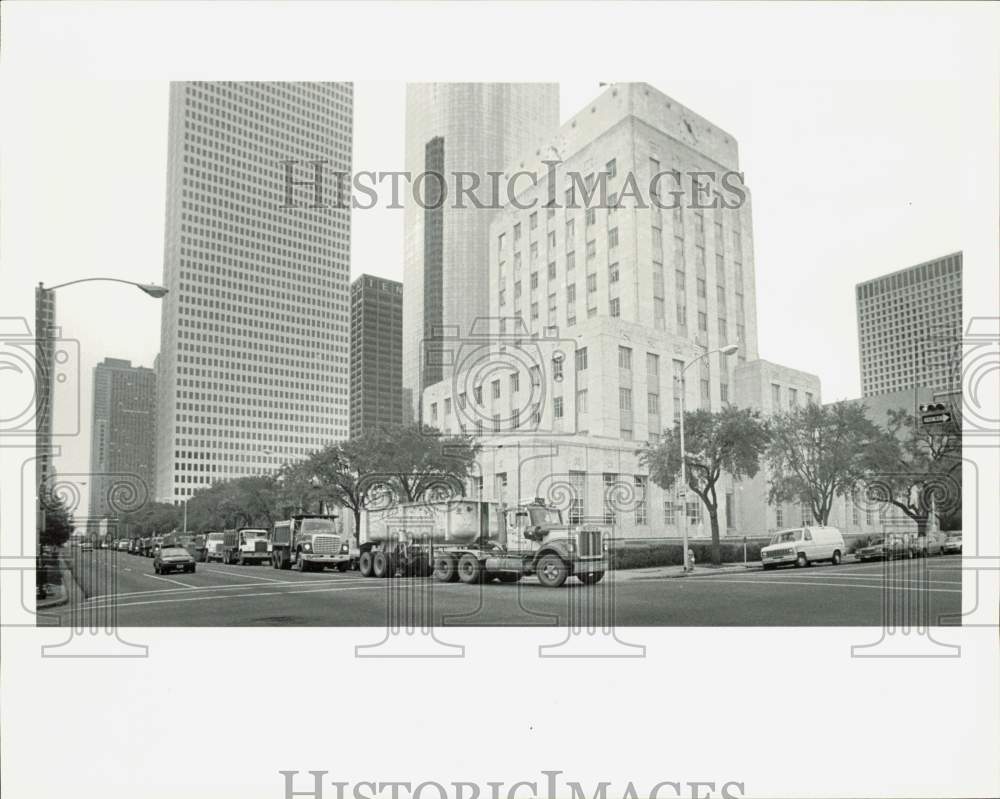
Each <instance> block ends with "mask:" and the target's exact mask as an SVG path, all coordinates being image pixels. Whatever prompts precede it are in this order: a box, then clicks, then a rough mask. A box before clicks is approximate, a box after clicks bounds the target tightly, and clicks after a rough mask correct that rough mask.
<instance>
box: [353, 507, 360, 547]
mask: <svg viewBox="0 0 1000 799" xmlns="http://www.w3.org/2000/svg"><path fill="white" fill-rule="evenodd" d="M354 543H355V544H358V545H359V546H360V544H361V508H354Z"/></svg>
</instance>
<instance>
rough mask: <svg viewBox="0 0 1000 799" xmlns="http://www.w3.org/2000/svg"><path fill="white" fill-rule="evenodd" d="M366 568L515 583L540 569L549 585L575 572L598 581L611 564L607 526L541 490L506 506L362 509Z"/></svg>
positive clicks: (467, 502)
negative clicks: (587, 520)
mask: <svg viewBox="0 0 1000 799" xmlns="http://www.w3.org/2000/svg"><path fill="white" fill-rule="evenodd" d="M360 533H361V535H360V541H361V543H360V547H359V550H360V551H359V555H358V570H359V571H360V572H361V575H362V576H364V577H379V578H385V577H393V576H395V575H397V574H403V575H405V576H414V577H423V576H428V575H432V576H433V579H434V580H436V581H438V582H454V581H456V580H461V581H462V582H463V583H470V584H471V583H484V582H492V581H493V580H498V581H499V582H502V583H515V582H517V581H518V580H520V579H521V578H522V577H526V576H528V575H532V574H533V575H535V577H537V578H538V581H539V582H540V583H541V584H542V585H543V586H545V587H547V588H558V587H560V586H561V585H562V584H563V583H565V582H566V580H567V578H569V577H570V576H574V577H576V578H577V579H578V580H579V581H580V582H582V583H585V584H587V585H592V584H594V583H597V582H599V581H600V579H601V578H602V577H603V576H604V572H605V571H606V570H607V558H606V554H605V542H604V536H603V534H602V532H601V530H600V529H598V528H596V527H593V526H590V525H584V524H568V523H566V522H564V521H563V517H562V512H561V511H560V510H559V509H558V508H555V507H551V506H549V505H546V504H545V502H544V500H542V499H540V498H536V499H535V500H534V501H533V502H530V503H526V504H523V505H517V506H506V505H503V504H500V503H496V502H484V501H480V500H471V499H450V500H442V501H435V502H416V503H401V504H397V505H392V506H388V507H385V508H381V509H372V510H367V511H365V512H364V513H363V514H362V517H361V531H360Z"/></svg>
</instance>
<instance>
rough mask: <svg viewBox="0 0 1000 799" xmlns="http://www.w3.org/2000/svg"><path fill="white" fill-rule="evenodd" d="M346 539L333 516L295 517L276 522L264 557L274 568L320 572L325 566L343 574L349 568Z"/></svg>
mask: <svg viewBox="0 0 1000 799" xmlns="http://www.w3.org/2000/svg"><path fill="white" fill-rule="evenodd" d="M347 539H348V536H346V535H344V534H343V533H342V531H341V528H340V525H339V524H338V522H337V516H336V515H335V514H329V515H313V514H303V513H300V514H296V515H295V516H292V518H290V519H288V520H287V521H282V522H277V523H276V524H275V525H274V528H273V529H272V530H271V536H270V538H269V540H268V555H269V556H270V560H271V566H272V567H273V568H275V569H291V568H292V567H294V568H295V569H296V570H297V571H303V572H305V571H313V570H317V571H319V570H322V569H323V568H324V567H326V566H333V567H336V568H337V569H338V570H340V571H347V570H348V569H349V568H350V567H351V550H350V544H349V542H348V540H347Z"/></svg>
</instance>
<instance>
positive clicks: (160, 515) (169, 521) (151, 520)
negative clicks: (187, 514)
mask: <svg viewBox="0 0 1000 799" xmlns="http://www.w3.org/2000/svg"><path fill="white" fill-rule="evenodd" d="M180 517H181V508H180V507H178V506H177V505H174V504H172V503H170V502H147V503H146V504H145V505H143V506H142V507H141V508H138V509H137V510H134V511H129V512H128V513H123V514H122V515H121V517H120V519H119V521H120V525H119V529H120V530H122V531H124V532H125V533H126V534H128V535H129V537H132V538H134V537H136V536H139V537H145V536H152V535H165V534H167V533H169V532H170V531H171V530H173V529H175V528H176V527H177V526H178V524H179V521H180Z"/></svg>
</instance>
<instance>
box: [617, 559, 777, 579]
mask: <svg viewBox="0 0 1000 799" xmlns="http://www.w3.org/2000/svg"><path fill="white" fill-rule="evenodd" d="M662 569H680V567H679V566H653V567H646V568H644V569H614V570H612V571H611V572H610V573H612V574H616V575H621V576H625V575H628V576H627V577H626V578H625V579H626V580H661V579H662V580H674V579H677V578H680V577H700V576H703V575H711V574H745V573H747V572H755V571H761V570H762V567H761V564H760V561H753V562H752V563H749V564H747V565H746V566H744V565H743V564H742V563H739V564H726V565H724V566H721V567H719V568H713V567H711V566H701V567H698V566H696V567H695V571H694V572H693V573H688V574H685V573H684V572H683V571H670V572H664V571H661V570H662ZM643 572H645V573H643ZM617 579H620V577H619V578H617Z"/></svg>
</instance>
